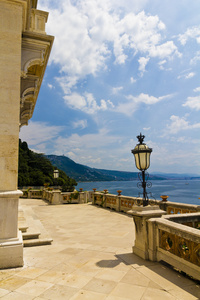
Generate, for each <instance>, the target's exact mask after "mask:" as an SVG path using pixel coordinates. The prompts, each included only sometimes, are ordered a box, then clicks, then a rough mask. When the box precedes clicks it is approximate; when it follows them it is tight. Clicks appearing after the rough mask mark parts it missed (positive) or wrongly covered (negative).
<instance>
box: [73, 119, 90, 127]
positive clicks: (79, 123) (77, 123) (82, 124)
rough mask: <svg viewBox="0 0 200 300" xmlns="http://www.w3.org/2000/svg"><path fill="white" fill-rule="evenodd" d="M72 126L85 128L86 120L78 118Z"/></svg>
mask: <svg viewBox="0 0 200 300" xmlns="http://www.w3.org/2000/svg"><path fill="white" fill-rule="evenodd" d="M72 126H73V128H81V129H85V128H86V127H87V120H78V121H74V122H73V123H72Z"/></svg>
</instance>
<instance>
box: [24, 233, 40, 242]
mask: <svg viewBox="0 0 200 300" xmlns="http://www.w3.org/2000/svg"><path fill="white" fill-rule="evenodd" d="M40 234H41V233H40V232H22V237H23V240H24V241H25V240H31V239H34V240H35V239H39V236H40Z"/></svg>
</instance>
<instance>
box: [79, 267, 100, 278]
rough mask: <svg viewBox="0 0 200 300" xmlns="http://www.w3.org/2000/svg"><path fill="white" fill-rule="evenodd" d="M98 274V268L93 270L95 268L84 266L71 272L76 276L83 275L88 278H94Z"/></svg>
mask: <svg viewBox="0 0 200 300" xmlns="http://www.w3.org/2000/svg"><path fill="white" fill-rule="evenodd" d="M99 272H100V269H99V268H95V266H93V265H88V264H86V265H84V266H82V267H81V268H79V269H77V270H76V271H74V272H73V274H76V275H77V276H78V275H81V276H83V275H85V276H90V277H94V276H95V275H97V274H98V273H99Z"/></svg>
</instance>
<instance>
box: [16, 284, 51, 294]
mask: <svg viewBox="0 0 200 300" xmlns="http://www.w3.org/2000/svg"><path fill="white" fill-rule="evenodd" d="M52 286H53V284H51V283H48V282H44V281H39V280H31V281H30V282H28V283H26V284H24V285H23V286H21V287H20V288H18V289H16V292H19V293H22V294H27V295H30V296H35V297H37V296H39V295H40V294H41V293H43V292H44V291H45V290H47V289H49V288H51V287H52Z"/></svg>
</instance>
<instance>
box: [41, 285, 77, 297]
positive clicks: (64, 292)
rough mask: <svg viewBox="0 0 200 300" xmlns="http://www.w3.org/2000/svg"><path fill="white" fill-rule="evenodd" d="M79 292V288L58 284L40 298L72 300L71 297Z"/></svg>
mask: <svg viewBox="0 0 200 300" xmlns="http://www.w3.org/2000/svg"><path fill="white" fill-rule="evenodd" d="M77 292H78V289H77V288H73V287H69V286H64V285H57V284H56V285H54V286H52V287H51V288H49V289H48V290H46V291H45V292H43V293H42V294H40V296H39V297H40V298H42V299H48V300H69V299H70V300H71V297H72V296H73V295H74V294H76V293H77Z"/></svg>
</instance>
